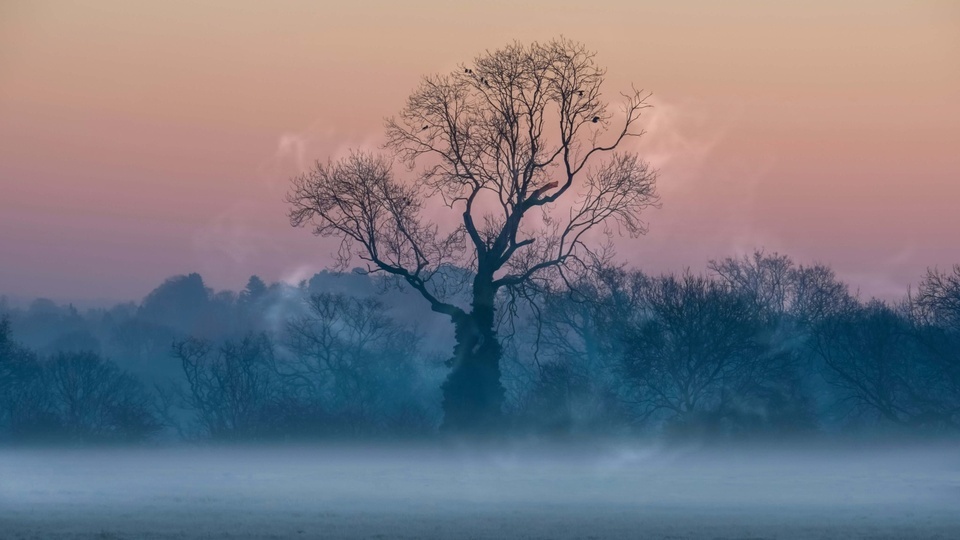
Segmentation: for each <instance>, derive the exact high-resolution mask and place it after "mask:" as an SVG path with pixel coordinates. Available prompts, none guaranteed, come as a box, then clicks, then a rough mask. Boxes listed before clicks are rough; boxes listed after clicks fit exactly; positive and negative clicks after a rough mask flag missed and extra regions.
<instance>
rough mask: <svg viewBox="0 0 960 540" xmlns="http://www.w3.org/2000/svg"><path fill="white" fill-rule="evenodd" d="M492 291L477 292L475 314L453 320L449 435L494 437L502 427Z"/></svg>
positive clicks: (446, 393)
mask: <svg viewBox="0 0 960 540" xmlns="http://www.w3.org/2000/svg"><path fill="white" fill-rule="evenodd" d="M495 292H496V291H495V290H493V289H492V287H484V286H481V287H479V288H478V287H476V286H475V288H474V300H473V310H472V311H471V312H470V313H469V314H463V315H461V316H459V317H455V318H454V321H453V323H454V327H455V329H456V339H457V344H456V346H455V347H454V349H453V358H451V359H450V360H449V365H450V368H451V369H450V373H449V375H447V380H446V381H444V383H443V387H442V388H443V424H442V425H441V426H440V429H441V430H442V431H445V432H447V433H491V432H494V431H496V430H497V429H499V428H501V427H502V415H503V401H504V388H503V385H502V384H501V383H500V357H501V355H502V349H501V347H500V341H499V340H498V339H497V333H496V330H494V327H493V326H494V303H493V300H494V296H495Z"/></svg>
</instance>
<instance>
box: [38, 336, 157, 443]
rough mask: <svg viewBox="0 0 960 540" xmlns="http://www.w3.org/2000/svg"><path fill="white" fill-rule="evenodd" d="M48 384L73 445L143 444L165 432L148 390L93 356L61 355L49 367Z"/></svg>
mask: <svg viewBox="0 0 960 540" xmlns="http://www.w3.org/2000/svg"><path fill="white" fill-rule="evenodd" d="M45 382H46V383H47V385H48V388H49V391H50V393H51V398H52V403H53V405H54V409H55V411H56V414H57V415H58V417H59V419H60V424H61V426H62V428H63V429H64V431H65V433H66V434H67V435H68V437H69V438H70V439H71V440H74V441H79V442H121V441H124V442H135V441H143V440H145V439H147V438H149V437H150V436H152V435H154V434H156V433H157V432H159V431H160V430H161V428H162V427H163V426H162V424H161V422H160V421H159V419H157V418H156V416H155V414H154V402H153V397H152V396H151V394H150V393H149V392H148V391H147V390H146V388H144V386H143V384H142V383H141V382H140V381H139V380H138V379H136V378H135V377H133V376H131V375H129V374H128V373H125V372H124V371H122V370H121V369H120V368H118V367H117V366H116V364H114V363H113V362H110V361H107V360H104V359H102V358H100V357H99V356H98V355H96V354H94V353H92V352H77V353H60V354H57V355H56V356H54V357H53V358H52V359H51V360H50V361H49V363H48V364H47V366H46V374H45Z"/></svg>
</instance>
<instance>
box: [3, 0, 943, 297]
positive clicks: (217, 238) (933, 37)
mask: <svg viewBox="0 0 960 540" xmlns="http://www.w3.org/2000/svg"><path fill="white" fill-rule="evenodd" d="M788 4H789V5H788ZM791 6H792V7H791ZM560 34H563V35H565V36H567V37H569V38H572V39H576V40H579V41H582V42H584V43H586V44H587V45H588V46H589V47H591V48H593V49H594V50H596V51H597V52H598V59H599V61H600V63H601V64H603V65H605V66H607V68H608V69H609V75H608V80H607V94H608V95H610V96H616V95H617V92H618V91H620V90H623V89H628V88H629V85H630V83H631V82H632V83H634V84H635V85H637V86H638V87H640V88H645V89H648V90H651V91H653V92H654V98H653V103H654V104H655V105H656V108H655V109H654V110H652V111H651V112H650V115H649V116H648V117H647V118H646V124H645V126H646V127H647V129H648V131H649V134H648V135H647V138H646V139H645V140H644V141H643V142H642V144H641V146H640V150H641V151H642V152H643V154H644V155H645V156H647V158H648V159H649V160H651V161H652V162H653V163H654V164H656V165H657V166H658V167H659V168H660V170H661V177H660V179H661V183H660V191H661V194H662V196H663V208H662V209H661V210H657V211H653V212H651V213H650V214H648V216H647V218H648V220H649V223H650V233H649V235H647V236H646V237H644V238H641V239H639V240H635V241H630V242H623V243H621V255H622V257H623V258H624V259H625V260H629V261H631V262H633V263H635V264H636V265H638V266H640V267H641V268H644V269H646V270H649V271H661V270H681V269H683V268H684V267H690V268H691V269H693V270H701V269H703V268H704V266H705V264H706V262H707V260H709V259H711V258H716V257H723V256H727V255H734V254H738V253H743V252H745V251H748V250H750V249H752V248H754V247H760V246H766V247H767V248H768V249H770V250H777V251H780V252H783V253H787V254H789V255H792V256H793V257H794V258H795V259H797V260H799V261H801V262H811V261H821V262H825V263H829V264H831V265H832V266H833V267H834V268H835V269H836V270H837V271H838V273H839V274H840V275H841V276H842V277H844V278H845V279H847V280H849V281H850V282H851V283H852V284H853V285H854V286H857V287H860V288H861V290H862V291H863V292H864V293H866V294H877V295H882V296H886V297H891V296H896V295H899V294H900V293H902V292H904V291H905V290H906V287H907V286H908V285H909V284H910V283H911V282H915V281H916V280H917V279H918V278H919V277H920V276H921V274H922V273H923V271H924V269H925V268H926V267H927V266H937V265H938V266H940V267H946V266H948V265H951V264H955V263H960V4H958V3H956V2H954V1H953V0H944V1H887V0H879V1H871V2H867V1H843V2H833V1H829V2H828V1H813V2H760V1H755V2H713V1H698V2H663V1H661V2H638V1H592V2H583V1H577V2H567V1H556V0H551V1H546V0H544V1H539V2H531V3H527V4H525V5H523V6H521V7H514V2H506V1H497V2H483V3H479V2H478V3H475V4H473V5H470V6H466V5H465V6H463V7H458V6H456V5H453V3H452V2H445V1H440V0H432V1H427V0H419V1H412V2H387V1H381V2H340V3H339V5H328V4H327V3H325V2H307V1H303V2H292V1H291V2H233V1H224V2H211V1H205V2H187V1H184V2H154V3H140V2H127V1H109V0H98V1H91V2H61V3H56V2H42V1H17V0H14V1H12V2H11V1H6V2H3V3H2V4H0V188H2V189H0V294H11V295H17V296H21V297H23V296H49V297H55V298H73V299H82V298H109V299H135V298H140V297H142V296H143V295H144V294H146V293H147V292H149V290H150V289H151V288H153V287H154V286H156V285H157V284H159V283H160V282H161V281H162V279H163V278H165V277H167V276H170V275H172V274H177V273H186V272H191V271H199V272H201V273H202V274H203V275H204V277H205V278H206V279H207V281H208V283H209V284H211V285H212V286H214V287H217V288H239V287H242V286H243V284H244V283H245V281H246V277H248V276H249V275H250V274H253V273H256V274H259V275H261V276H262V277H264V278H265V279H268V280H276V279H281V278H286V279H290V278H293V277H296V276H299V275H303V274H305V273H307V272H311V271H314V270H317V269H320V268H323V267H324V266H325V265H326V264H327V263H328V261H329V256H328V255H329V253H330V252H331V250H332V249H333V247H334V245H333V243H332V242H330V241H323V240H319V239H316V238H314V237H312V236H311V235H310V234H309V233H308V232H307V231H305V230H298V229H292V228H291V227H290V226H289V224H288V222H287V218H286V207H285V205H284V203H283V202H282V201H283V196H284V193H285V191H286V186H287V181H288V178H289V176H290V175H292V174H294V173H296V172H297V171H298V168H300V167H301V166H303V164H304V163H309V162H311V161H312V160H313V159H315V158H322V159H325V158H326V157H327V156H329V155H336V154H338V153H342V152H343V151H344V150H345V149H346V148H349V147H350V146H358V145H362V146H371V147H372V146H376V145H377V144H378V143H379V142H380V141H381V140H382V139H381V137H382V121H383V118H384V117H386V116H390V115H392V114H394V113H396V112H397V111H398V110H399V108H400V107H401V106H402V104H403V101H404V99H405V98H406V96H407V95H408V93H409V92H410V90H412V89H413V88H414V86H415V85H416V83H417V80H418V78H419V77H420V76H421V75H424V74H428V73H434V72H443V71H448V70H450V69H452V68H454V67H455V66H456V65H457V63H459V62H463V61H469V60H470V59H471V58H472V57H473V56H474V55H475V54H477V53H479V52H481V51H483V50H484V49H488V48H497V47H499V46H502V45H504V44H506V43H508V42H509V41H511V40H513V39H519V40H522V41H527V40H534V39H549V38H551V37H555V36H558V35H560Z"/></svg>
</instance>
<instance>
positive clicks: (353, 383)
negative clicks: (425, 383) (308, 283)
mask: <svg viewBox="0 0 960 540" xmlns="http://www.w3.org/2000/svg"><path fill="white" fill-rule="evenodd" d="M287 336H288V343H289V346H290V349H291V350H292V351H293V353H294V355H293V357H292V358H289V359H287V360H285V361H284V362H280V363H278V369H279V372H280V374H281V375H283V376H284V377H285V379H286V380H287V381H289V382H290V383H291V384H293V385H295V386H297V387H298V388H299V390H300V391H301V393H305V394H306V395H307V396H308V397H314V398H317V397H319V398H322V399H323V400H324V404H325V406H326V408H327V409H329V410H330V412H331V413H332V414H334V415H336V416H337V417H338V418H340V419H342V420H343V421H344V422H345V424H346V427H347V428H349V429H351V430H353V431H359V430H362V429H364V428H367V429H369V428H370V427H372V424H376V423H378V422H380V423H381V424H383V423H385V422H388V419H389V418H391V417H392V415H393V414H394V412H395V411H393V409H397V411H400V410H402V411H405V412H404V413H403V414H406V415H407V416H408V418H407V420H406V421H407V422H410V421H412V420H413V416H418V417H420V418H421V419H422V421H423V422H424V423H426V422H427V420H426V416H427V415H426V413H425V412H424V411H423V407H422V406H421V404H420V403H419V402H420V401H421V399H422V396H421V395H418V394H422V393H423V391H422V389H421V388H419V387H418V386H417V385H416V382H415V379H416V376H417V375H418V373H417V371H416V367H415V365H414V359H415V358H416V356H417V355H418V354H420V351H419V350H418V346H419V341H420V338H419V336H418V335H417V334H415V333H414V332H413V331H411V330H410V329H408V328H405V327H404V326H402V325H401V324H399V323H398V322H396V321H395V320H393V319H392V318H391V317H390V316H389V315H388V313H387V309H386V306H384V305H383V303H381V302H380V301H378V300H376V299H374V298H356V297H350V296H346V295H343V294H334V293H318V294H313V295H310V297H309V298H308V299H307V313H306V314H305V315H303V316H300V317H296V318H293V319H292V320H290V321H289V322H288V324H287ZM411 415H412V416H411ZM377 427H379V428H384V427H386V426H384V425H381V426H377ZM411 427H413V426H411ZM417 427H419V428H421V429H422V428H423V427H424V426H423V425H420V426H417Z"/></svg>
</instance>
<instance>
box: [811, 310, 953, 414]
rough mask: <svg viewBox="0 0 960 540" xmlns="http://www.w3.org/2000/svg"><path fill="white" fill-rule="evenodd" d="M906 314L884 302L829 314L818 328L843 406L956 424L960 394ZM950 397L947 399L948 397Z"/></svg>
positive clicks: (819, 345) (818, 347) (819, 341)
mask: <svg viewBox="0 0 960 540" xmlns="http://www.w3.org/2000/svg"><path fill="white" fill-rule="evenodd" d="M914 337H915V336H914V334H913V332H912V328H911V325H910V321H908V320H907V318H906V317H904V316H903V315H902V314H901V313H898V312H897V311H895V310H894V309H893V308H891V307H889V306H887V305H886V304H884V303H882V302H879V301H872V302H870V303H869V304H867V305H865V306H858V307H856V308H854V309H851V310H849V311H847V312H844V313H839V314H836V315H833V316H831V317H828V318H827V319H825V320H824V321H823V322H822V323H821V324H819V325H818V327H817V330H816V333H815V338H816V341H815V346H816V351H817V353H818V354H819V355H820V357H821V358H822V360H823V364H824V378H825V379H826V380H827V382H829V383H830V384H831V385H832V386H833V387H834V389H835V391H836V392H837V398H838V405H841V406H848V407H850V408H851V412H852V413H854V414H857V415H870V416H873V417H875V418H878V419H880V420H883V421H886V422H888V423H891V424H894V425H899V426H905V427H917V426H919V427H924V426H926V427H930V426H937V425H940V426H942V425H944V424H949V423H952V421H953V420H952V419H951V416H952V414H955V413H956V411H957V407H958V404H957V403H956V401H955V400H956V395H953V396H952V399H951V396H949V393H947V394H946V395H945V394H944V392H943V388H944V382H945V381H944V379H943V377H944V375H945V373H944V372H943V371H942V370H940V369H938V365H937V363H936V362H931V357H930V356H929V355H928V354H925V351H924V350H923V349H922V347H921V343H919V342H918V341H917V340H916V339H914ZM945 399H946V401H944V400H945Z"/></svg>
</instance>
